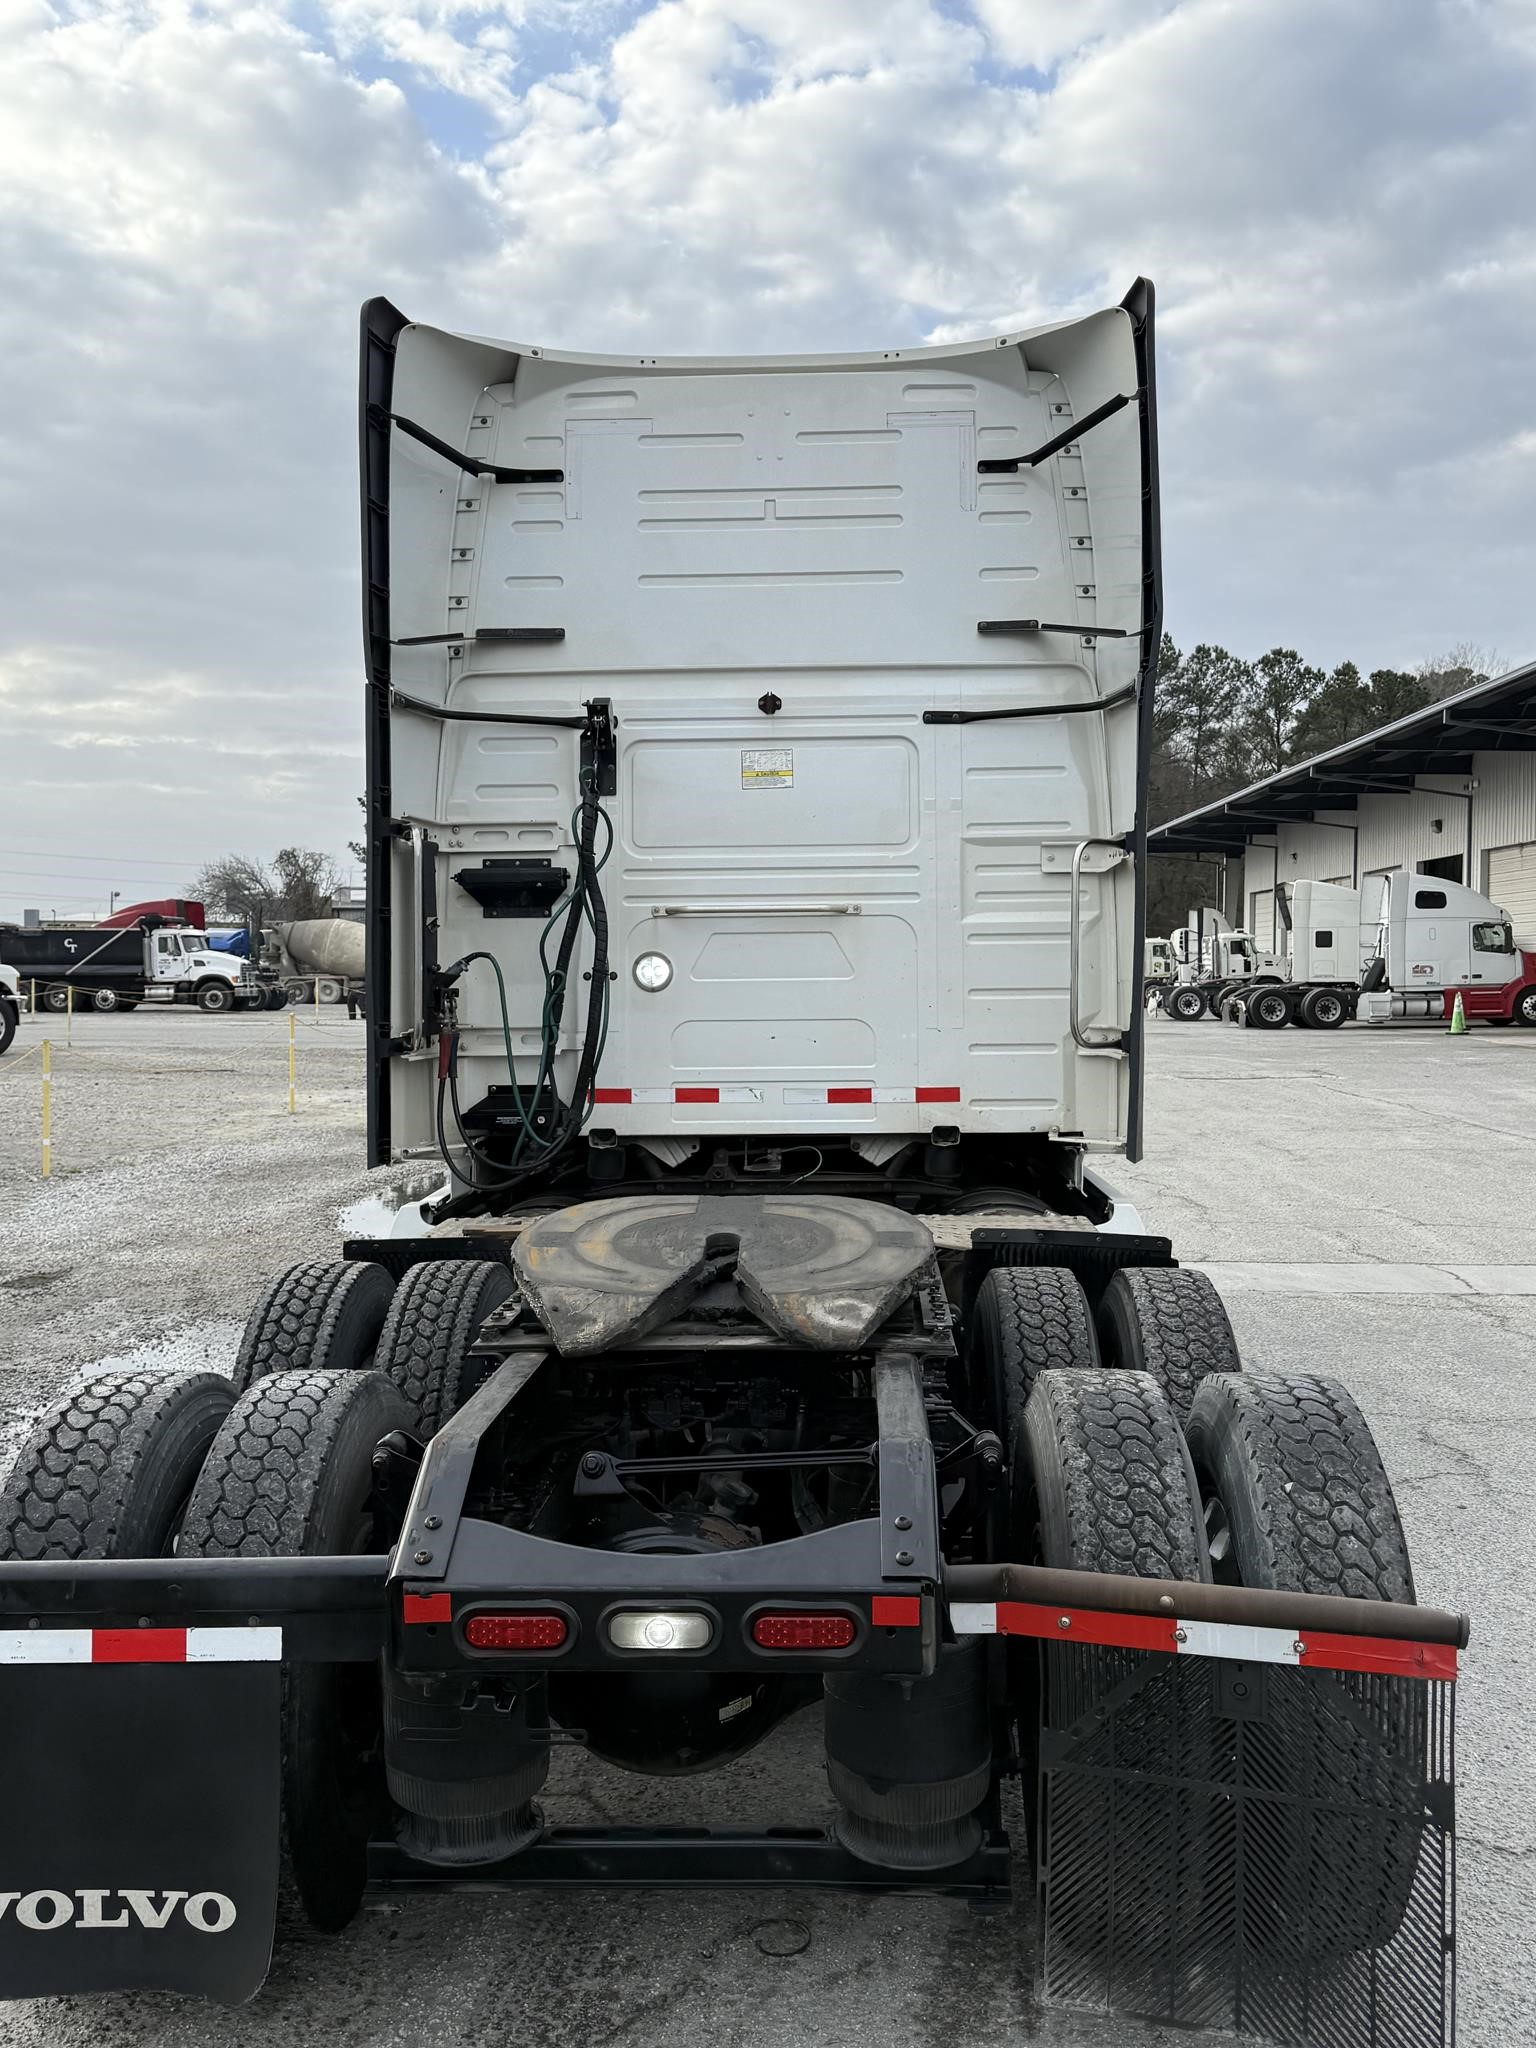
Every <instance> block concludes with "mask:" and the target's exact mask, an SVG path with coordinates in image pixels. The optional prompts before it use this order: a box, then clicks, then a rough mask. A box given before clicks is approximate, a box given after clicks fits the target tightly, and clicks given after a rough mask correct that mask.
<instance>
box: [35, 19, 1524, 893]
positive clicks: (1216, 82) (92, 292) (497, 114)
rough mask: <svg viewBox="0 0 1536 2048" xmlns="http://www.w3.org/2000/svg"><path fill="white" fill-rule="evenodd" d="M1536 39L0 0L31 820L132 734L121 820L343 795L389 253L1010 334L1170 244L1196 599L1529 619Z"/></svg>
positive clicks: (566, 323) (1422, 621) (396, 272)
mask: <svg viewBox="0 0 1536 2048" xmlns="http://www.w3.org/2000/svg"><path fill="white" fill-rule="evenodd" d="M1533 74H1536V41H1533V38H1532V36H1531V33H1530V23H1529V15H1528V12H1527V10H1526V8H1525V5H1524V0H1426V4H1424V5H1422V6H1420V7H1416V8H1414V9H1404V8H1403V7H1402V6H1401V5H1400V4H1399V0H1352V4H1351V5H1350V6H1348V7H1339V6H1338V5H1337V0H974V4H973V5H972V7H971V8H970V10H969V11H967V9H966V7H965V5H964V4H963V0H660V4H655V5H649V6H645V5H642V4H639V0H411V4H406V5H398V4H394V0H302V4H301V0H291V4H290V0H253V4H242V0H227V4H216V5H207V4H205V5H202V6H200V7H196V8H193V7H191V6H188V5H185V4H182V0H58V4H56V5H54V6H52V7H47V6H44V5H41V4H39V0H32V4H31V5H30V6H27V5H25V4H23V5H21V6H20V7H17V8H12V9H11V10H9V11H8V12H7V13H6V15H5V18H4V27H3V28H0V248H3V253H4V261H5V267H6V273H7V276H8V277H9V278H10V280H11V281H12V285H11V289H10V291H9V292H8V294H7V295H6V298H5V301H4V303H3V304H0V359H3V361H4V363H5V366H6V386H5V388H6V393H7V397H6V404H7V420H6V435H5V450H4V453H3V455H0V508H3V512H4V516H5V519H6V526H7V531H8V534H9V536H10V540H9V544H8V548H7V552H6V556H5V558H4V567H3V571H0V574H3V576H4V579H5V585H4V603H3V609H0V618H3V620H4V625H3V627H0V661H3V662H4V663H5V665H4V666H0V739H4V740H5V742H6V744H7V747H8V752H9V756H10V760H11V763H12V764H13V765H12V773H11V775H10V776H9V777H8V809H9V811H10V815H11V819H12V823H11V825H10V827H9V831H10V833H11V835H12V836H14V837H17V843H18V844H19V845H26V844H35V845H38V846H50V847H57V846H59V845H61V844H62V843H64V842H65V841H66V839H68V838H70V837H75V838H78V835H79V833H80V831H81V829H82V826H81V819H80V813H79V806H78V803H77V802H76V801H74V800H73V799H71V801H70V805H69V809H68V812H67V815H66V813H65V812H64V810H63V809H62V808H61V806H60V804H59V803H58V801H57V792H55V793H54V794H52V795H50V793H49V787H48V785H49V784H50V781H56V780H58V779H61V778H62V779H69V778H71V777H74V778H76V779H77V778H78V770H79V766H80V763H81V762H82V761H83V760H86V759H89V760H91V761H92V762H93V763H96V762H100V763H101V764H102V766H103V775H104V776H105V775H106V774H107V773H108V771H109V770H112V771H115V780H113V781H111V782H110V783H105V782H104V783H103V785H102V789H101V800H100V802H99V803H96V804H93V805H92V807H91V833H92V837H93V842H94V844H95V845H97V846H99V847H100V849H101V850H102V851H103V852H106V851H108V850H109V848H111V847H112V846H120V847H122V848H123V849H124V850H131V851H135V852H138V853H142V854H144V855H145V856H147V857H157V856H158V855H159V854H160V853H161V852H163V851H166V850H169V852H170V854H171V855H172V856H178V855H179V854H180V853H181V852H183V851H185V852H187V853H188V854H190V855H194V856H202V855H204V854H206V853H211V852H216V851H219V850H222V849H223V847H224V846H225V844H226V843H230V842H234V841H239V842H240V843H242V844H243V845H245V846H247V847H249V849H250V850H251V851H253V852H255V851H263V850H267V849H269V848H270V847H271V846H272V845H274V844H275V843H277V841H279V840H280V839H286V838H294V837H299V838H307V839H311V840H314V841H317V842H319V843H322V844H325V845H327V846H329V847H331V848H333V849H334V848H339V846H340V845H341V843H342V842H343V841H344V840H345V839H346V838H347V837H349V836H351V835H352V833H353V832H354V831H355V821H356V812H355V808H354V805H353V801H352V799H353V796H354V794H355V790H356V785H357V775H358V768H357V762H356V758H355V756H356V749H357V745H358V730H357V728H358V702H359V687H358V666H359V663H358V649H357V626H356V582H355V575H356V572H355V565H354V561H353V552H354V532H355V513H354V499H353V492H354V486H353V479H352V462H353V421H352V396H351V392H352V381H353V350H354V346H355V342H354V333H355V319H356V307H357V303H358V301H359V300H361V299H362V298H363V297H365V296H367V295H369V294H371V293H373V292H385V293H387V294H388V295H390V296H391V297H393V298H395V300H396V301H397V303H399V304H401V305H403V306H404V307H405V308H406V309H407V310H408V311H410V312H412V313H416V314H419V315H420V316H422V317H426V318H431V319H435V320H440V321H444V322H446V323H448V324H455V323H459V324H464V325H470V326H473V327H475V328H477V329H479V330H480V331H488V332H499V333H504V334H508V335H513V336H517V337H519V338H524V339H529V340H535V341H543V342H547V343H561V342H564V343H570V344H574V345H580V346H585V347H589V348H597V349H602V348H604V347H608V346H615V347H618V348H624V347H626V346H635V347H639V346H642V345H643V346H645V347H647V348H653V349H656V350H657V351H663V350H679V349H681V350H687V349H705V350H709V349H717V348H718V349H726V348H729V349H732V350H751V349H754V348H759V349H764V350H776V349H783V348H789V347H798V348H807V347H817V346H827V347H859V346H874V345H879V344H881V343H883V342H888V341H902V342H910V341H912V340H914V339H918V338H946V337H949V336H952V335H958V334H975V333H981V332H985V331H987V330H988V329H990V328H995V327H1000V326H1003V325H1008V324H1014V323H1017V322H1019V321H1022V320H1025V319H1033V318H1037V317H1041V316H1048V315H1050V314H1052V313H1053V312H1056V311H1059V310H1061V309H1063V308H1067V307H1081V306H1084V305H1089V304H1096V303H1103V302H1104V301H1105V300H1107V299H1109V298H1112V297H1117V296H1118V295H1119V294H1120V292H1121V291H1123V289H1124V288H1125V286H1126V285H1127V284H1128V283H1129V282H1130V279H1131V278H1132V276H1134V275H1135V274H1136V272H1137V271H1138V270H1141V271H1146V272H1147V273H1149V274H1150V275H1152V276H1153V277H1154V278H1155V279H1156V280H1157V282H1158V285H1159V289H1160V311H1161V330H1160V331H1161V342H1162V349H1161V371H1162V392H1163V442H1164V458H1165V466H1164V481H1165V512H1166V533H1167V553H1168V570H1169V602H1170V622H1171V624H1172V625H1173V627H1174V629H1175V631H1176V632H1180V633H1184V634H1186V635H1196V634H1198V635H1200V636H1202V637H1205V636H1210V635H1218V636H1223V637H1226V638H1228V639H1229V640H1230V641H1232V642H1233V643H1234V644H1237V645H1240V646H1242V647H1244V648H1248V649H1257V648H1259V647H1261V646H1263V645H1266V644H1269V643H1270V642H1272V641H1275V640H1285V641H1287V642H1290V643H1294V644H1298V645H1301V646H1302V647H1304V648H1305V649H1307V651H1308V652H1309V653H1310V654H1311V655H1312V656H1313V657H1314V658H1316V659H1322V660H1334V659H1337V658H1340V657H1341V656H1343V655H1344V654H1353V655H1355V656H1356V657H1357V658H1358V659H1360V660H1361V661H1362V662H1363V663H1364V664H1366V665H1370V664H1372V663H1374V662H1378V661H1389V660H1390V661H1397V662H1407V661H1410V660H1412V659H1413V658H1415V657H1416V656H1417V655H1419V654H1422V653H1425V652H1429V651H1432V650H1433V649H1434V648H1435V647H1436V646H1437V645H1438V644H1440V643H1443V642H1449V641H1452V640H1455V639H1459V638H1462V637H1474V638H1477V639H1479V640H1483V641H1493V642H1497V643H1499V644H1501V645H1503V646H1505V647H1506V648H1508V649H1511V650H1515V651H1520V650H1524V649H1526V648H1528V647H1529V643H1530V633H1529V627H1528V625H1527V621H1526V614H1525V607H1524V588H1523V585H1524V580H1525V579H1524V570H1523V568H1522V563H1523V561H1524V560H1526V559H1528V555H1529V549H1530V545H1531V541H1532V537H1533V536H1532V529H1533V527H1536V489H1533V485H1532V480H1531V471H1530V465H1529V462H1528V459H1525V460H1522V459H1521V455H1520V450H1521V447H1522V446H1523V445H1525V443H1528V440H1529V437H1530V435H1531V434H1532V432H1533V430H1536V422H1533V418H1532V401H1531V399H1530V396H1529V389H1530V386H1529V376H1528V368H1527V365H1528V360H1529V336H1530V334H1531V332H1532V331H1533V328H1536V235H1533V230H1532V223H1531V220H1530V217H1529V206H1528V198H1527V193H1528V185H1529V177H1528V168H1529V164H1530V162H1531V161H1532V159H1533V156H1536V134H1533V127H1536V120H1533V112H1532V109H1533V105H1536V98H1533V91H1532V87H1533V83H1536V77H1533ZM1522 437H1525V440H1524V442H1523V441H1522ZM16 675H22V676H23V677H25V678H26V679H27V680H26V682H25V686H24V687H23V688H22V689H21V691H20V693H19V694H18V690H17V689H16V688H15V687H12V688H10V689H6V688H5V686H4V678H6V677H15V676H16ZM28 700H30V703H29V702H28ZM189 743H190V744H189ZM151 754H152V755H153V756H154V760H153V762H151V760H150V759H149V756H150V755H151ZM189 757H190V758H192V759H193V760H195V761H197V762H198V764H199V772H200V773H201V772H203V770H204V768H207V767H209V766H210V764H213V763H219V764H220V772H219V774H218V775H217V776H214V777H210V776H208V775H205V777H204V781H203V783H200V784H198V785H197V787H196V789H195V790H193V789H192V788H191V785H190V784H189V794H188V801H187V802H186V803H184V804H178V805H176V806H175V807H174V815H168V812H167V806H166V805H165V804H164V803H163V802H161V801H159V800H156V801H155V802H154V803H153V804H150V803H137V802H136V799H135V787H134V776H135V774H137V775H139V776H141V777H143V778H144V779H145V780H146V781H147V780H148V778H149V776H150V775H151V773H156V772H157V773H158V775H159V779H160V780H161V781H162V782H163V781H164V780H165V772H166V766H167V764H169V763H172V762H178V761H179V762H180V763H181V764H182V770H183V772H184V771H185V767H186V763H187V761H188V759H189ZM18 770H19V773H18V772H17V771H18ZM28 780H31V781H32V782H33V783H34V784H35V789H34V792H33V793H32V794H31V795H29V794H28V793H27V792H26V790H25V789H22V788H19V787H18V785H19V784H21V783H25V782H26V781H28ZM18 820H19V821H20V822H17V821H18ZM22 834H24V836H18V835H22ZM7 907H14V898H12V897H8V896H6V895H5V894H4V892H3V890H0V912H3V910H4V909H5V908H7Z"/></svg>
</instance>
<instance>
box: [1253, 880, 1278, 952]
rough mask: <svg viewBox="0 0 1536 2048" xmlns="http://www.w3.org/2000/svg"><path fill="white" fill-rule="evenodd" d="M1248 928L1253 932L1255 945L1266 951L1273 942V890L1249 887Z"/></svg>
mask: <svg viewBox="0 0 1536 2048" xmlns="http://www.w3.org/2000/svg"><path fill="white" fill-rule="evenodd" d="M1248 929H1249V931H1250V932H1252V934H1253V938H1254V943H1255V945H1258V946H1262V947H1263V948H1264V949H1265V951H1266V952H1268V951H1269V950H1270V949H1271V948H1272V946H1273V944H1274V937H1273V934H1274V929H1275V892H1274V890H1273V889H1250V890H1249V892H1248Z"/></svg>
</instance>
